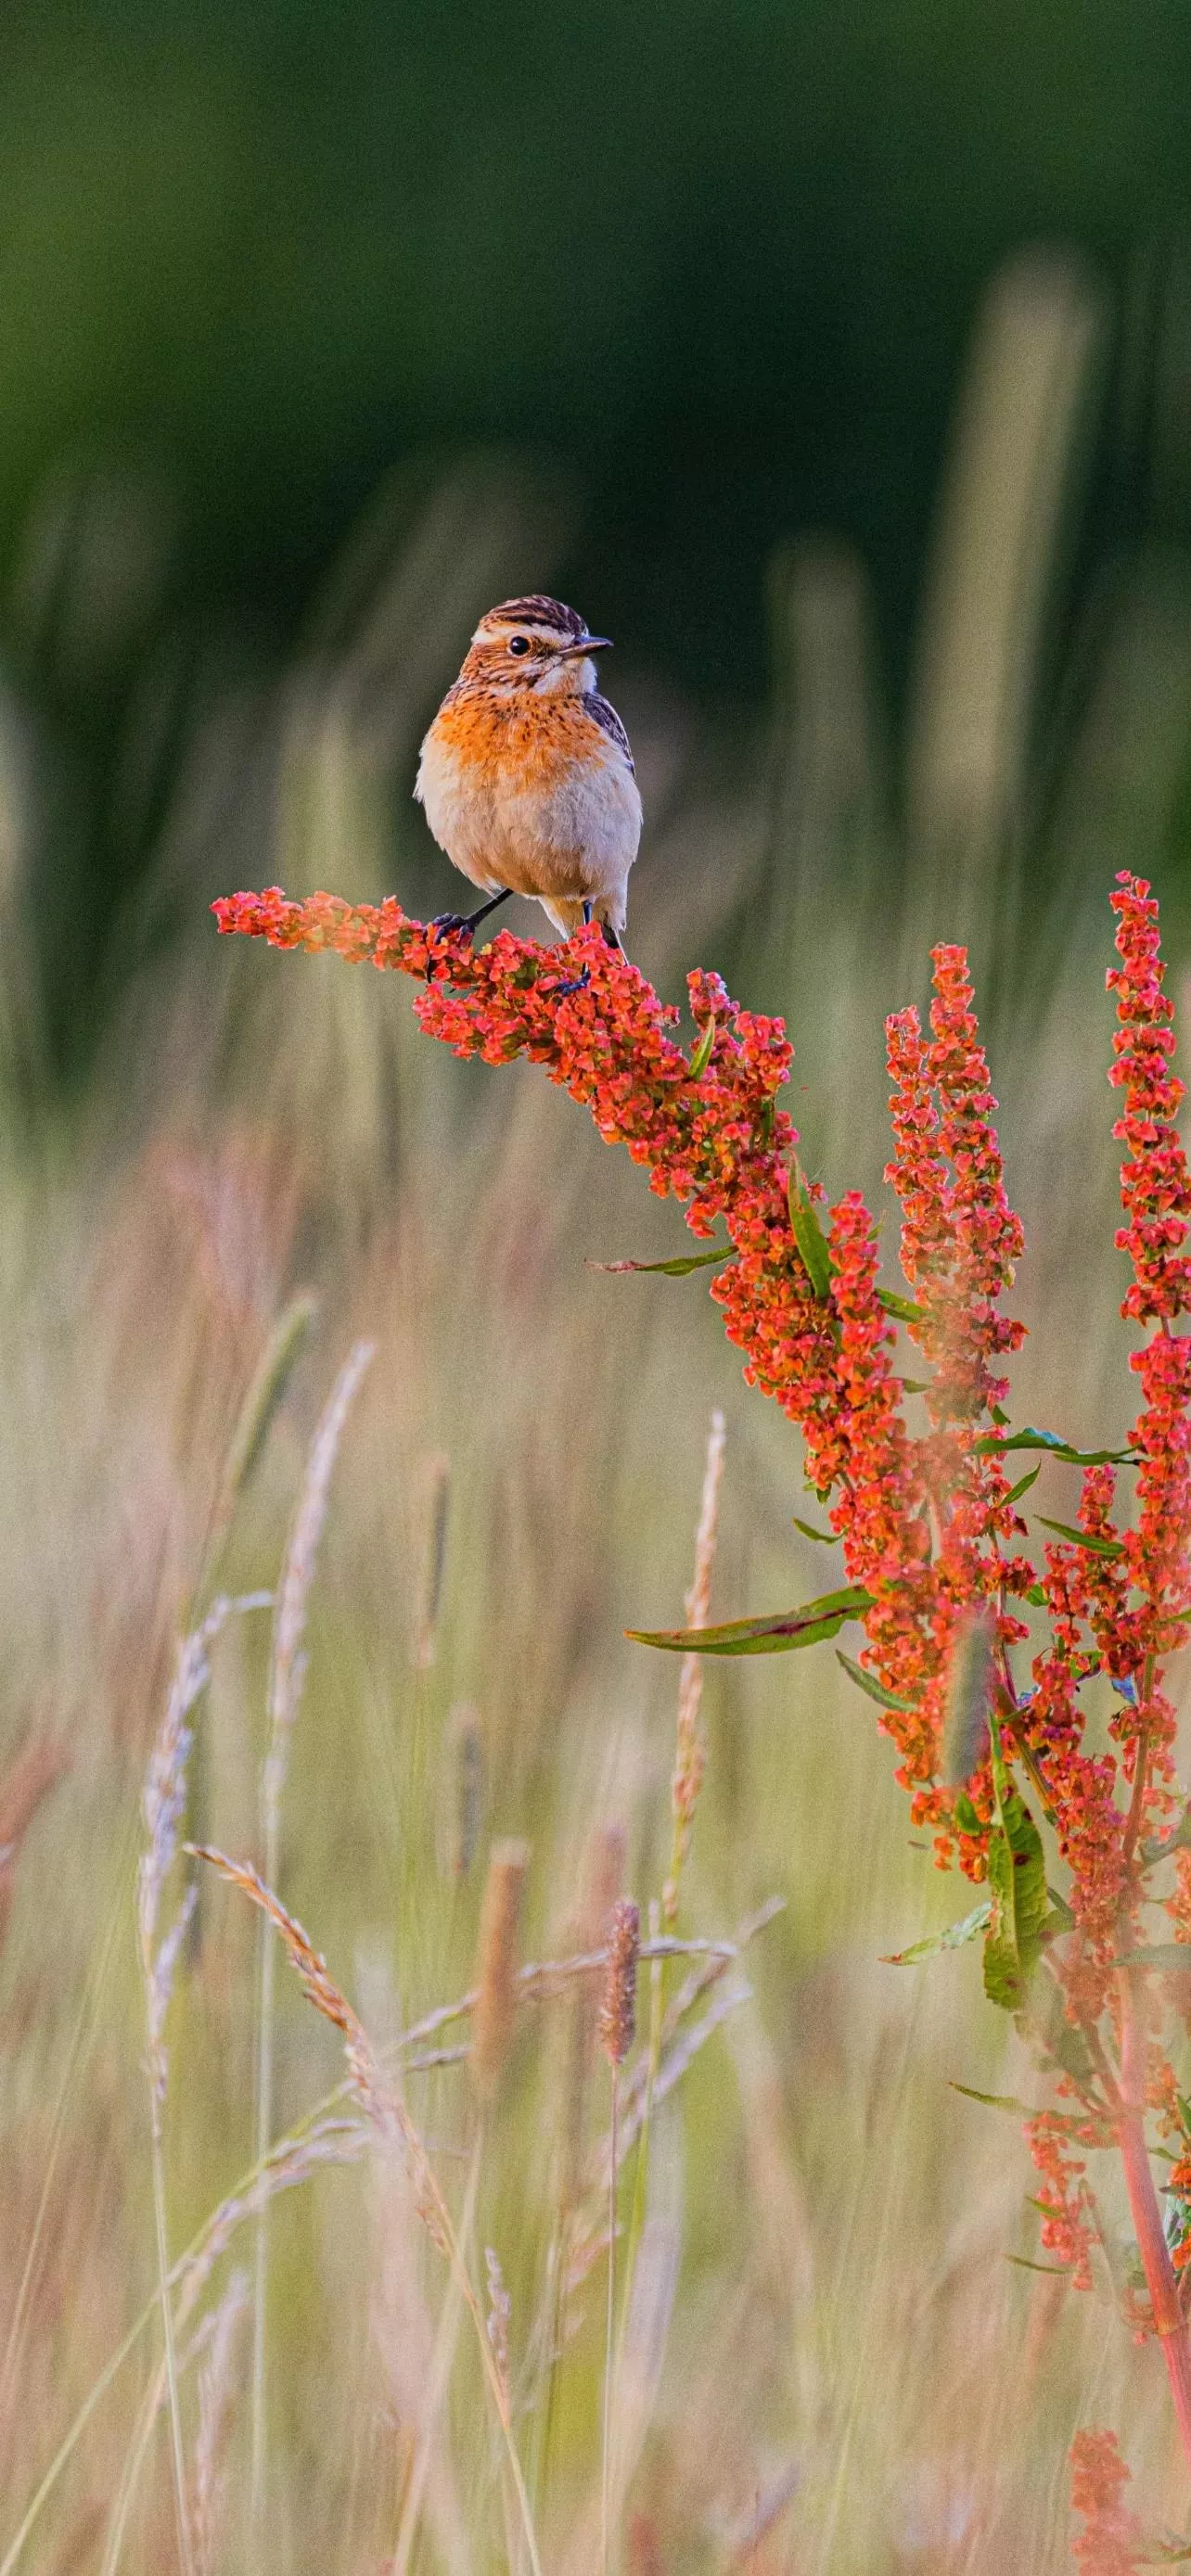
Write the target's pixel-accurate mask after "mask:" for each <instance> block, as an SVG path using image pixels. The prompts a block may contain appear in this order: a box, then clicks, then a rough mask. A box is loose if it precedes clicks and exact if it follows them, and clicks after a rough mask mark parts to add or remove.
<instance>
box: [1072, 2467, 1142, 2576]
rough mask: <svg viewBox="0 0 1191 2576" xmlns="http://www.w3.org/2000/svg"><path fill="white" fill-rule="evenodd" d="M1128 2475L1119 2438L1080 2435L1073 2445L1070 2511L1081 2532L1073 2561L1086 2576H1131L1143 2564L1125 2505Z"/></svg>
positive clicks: (1137, 2532) (1135, 2524)
mask: <svg viewBox="0 0 1191 2576" xmlns="http://www.w3.org/2000/svg"><path fill="white" fill-rule="evenodd" d="M1128 2484H1129V2471H1128V2468H1127V2466H1126V2464H1125V2462H1124V2460H1123V2459H1122V2458H1121V2454H1120V2451H1119V2449H1118V2446H1117V2437H1116V2434H1115V2433H1077V2434H1076V2436H1075V2440H1074V2441H1073V2443H1072V2445H1071V2509H1072V2512H1073V2513H1078V2514H1081V2515H1082V2517H1083V2530H1082V2531H1081V2532H1080V2534H1079V2536H1078V2538H1077V2539H1076V2541H1075V2542H1074V2543H1073V2546H1072V2551H1071V2555H1072V2557H1073V2558H1074V2560H1075V2563H1076V2566H1077V2567H1080V2568H1082V2570H1083V2576H1131V2571H1132V2570H1133V2569H1134V2568H1136V2567H1137V2566H1139V2565H1140V2564H1141V2557H1140V2552H1141V2547H1142V2536H1143V2535H1142V2528H1141V2524H1140V2522H1139V2521H1138V2519H1137V2515H1136V2514H1135V2513H1131V2512H1130V2511H1129V2508H1128V2506H1127V2505H1126V2504H1125V2501H1124V2495H1125V2489H1126V2487H1127V2486H1128Z"/></svg>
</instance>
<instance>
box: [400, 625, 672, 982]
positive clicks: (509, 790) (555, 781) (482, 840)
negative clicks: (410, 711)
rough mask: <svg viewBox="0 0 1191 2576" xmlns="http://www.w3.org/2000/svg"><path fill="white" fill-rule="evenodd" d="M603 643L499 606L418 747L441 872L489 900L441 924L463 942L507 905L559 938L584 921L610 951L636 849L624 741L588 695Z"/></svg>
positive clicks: (632, 778)
mask: <svg viewBox="0 0 1191 2576" xmlns="http://www.w3.org/2000/svg"><path fill="white" fill-rule="evenodd" d="M608 642H609V638H608V637H607V636H606V635H589V634H588V631H587V628H586V626H585V624H584V622H583V619H582V618H581V617H579V616H577V615H576V612H575V610H574V609H573V608H564V607H563V604H562V601H561V600H558V599H543V598H541V597H534V598H532V599H506V600H504V601H503V602H502V604H501V606H500V607H499V608H490V609H489V611H488V614H487V616H486V617H482V618H481V619H480V623H479V625H478V626H477V628H476V631H475V634H474V635H473V637H472V639H471V646H470V650H469V652H468V654H467V658H466V660H465V662H464V664H463V668H462V670H461V671H460V674H459V677H458V679H457V680H456V682H455V684H454V686H453V688H450V689H448V691H447V694H446V696H445V698H444V699H443V702H442V705H441V707H440V708H439V711H438V714H437V715H436V717H435V719H434V722H433V724H432V725H431V727H430V731H429V733H428V734H427V736H426V739H425V742H424V743H423V745H422V757H421V761H420V763H419V767H418V781H417V785H416V787H415V789H414V794H415V796H416V797H418V798H419V800H420V802H421V803H422V804H423V805H424V807H425V809H426V820H427V822H428V823H429V825H430V829H431V831H432V832H433V834H434V837H435V840H436V841H437V842H438V844H439V847H440V848H441V849H444V850H445V851H446V854H447V857H448V858H449V859H450V860H451V862H452V865H453V866H455V867H457V868H459V869H460V870H461V871H462V874H463V875H464V876H465V877H470V879H471V882H472V884H473V885H475V886H479V887H481V888H482V890H483V892H484V893H485V894H486V895H487V896H488V897H489V901H488V902H487V903H482V904H481V905H480V906H479V908H478V910H477V911H475V912H472V913H467V914H460V913H443V914H441V915H440V917H439V922H438V927H439V928H440V929H451V930H455V929H462V930H468V931H474V930H475V928H476V926H477V924H478V923H479V922H481V921H483V919H484V917H485V915H486V914H487V913H490V912H495V910H496V907H497V905H498V904H499V903H503V902H504V901H505V899H506V897H507V896H508V895H510V894H525V895H533V896H535V897H536V899H537V901H538V902H539V903H540V904H542V905H543V906H544V908H545V910H546V911H547V912H548V913H549V916H550V919H551V921H552V922H554V923H555V925H556V927H557V928H558V929H559V930H561V931H562V932H563V933H564V934H569V933H570V932H571V931H573V930H577V929H578V928H579V925H580V923H581V922H587V921H590V920H591V918H592V915H593V913H594V915H595V917H596V919H597V920H598V921H601V922H602V923H603V926H604V937H605V939H606V940H607V941H608V943H609V946H610V947H613V948H618V947H619V946H620V944H621V941H620V933H621V931H622V930H623V929H624V924H625V893H626V888H627V885H628V874H629V869H630V868H631V866H632V864H633V861H634V859H635V858H636V855H637V844H638V842H639V840H640V838H641V798H640V796H639V794H638V792H637V780H636V774H635V771H634V769H633V755H632V752H631V751H630V749H629V738H628V735H627V734H626V732H625V729H624V726H623V725H622V723H621V721H620V718H619V716H618V715H617V712H616V709H615V707H612V706H609V704H608V700H607V698H602V697H601V696H600V694H599V691H598V689H597V687H596V668H595V663H594V661H593V660H592V659H591V656H592V655H593V654H594V653H602V652H604V651H606V649H607V646H608Z"/></svg>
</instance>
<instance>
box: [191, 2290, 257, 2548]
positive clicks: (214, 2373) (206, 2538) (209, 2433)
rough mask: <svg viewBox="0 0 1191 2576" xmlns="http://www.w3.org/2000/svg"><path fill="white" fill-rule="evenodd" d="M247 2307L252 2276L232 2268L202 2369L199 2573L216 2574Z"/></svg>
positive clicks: (194, 2526)
mask: <svg viewBox="0 0 1191 2576" xmlns="http://www.w3.org/2000/svg"><path fill="white" fill-rule="evenodd" d="M247 2307H248V2275H247V2273H246V2272H233V2274H232V2276H231V2279H230V2281H229V2282H228V2285H227V2288H226V2290H225V2291H224V2294H223V2297H222V2298H221V2300H220V2302H219V2305H218V2307H217V2309H216V2311H215V2317H214V2323H213V2326H212V2331H211V2340H210V2347H209V2349H208V2351H207V2354H206V2357H205V2359H204V2361H203V2366H202V2370H201V2371H200V2373H199V2397H198V2408H199V2420H198V2433H197V2436H196V2438H195V2446H194V2490H193V2499H192V2504H191V2517H190V2520H191V2530H192V2532H193V2534H194V2566H195V2576H215V2566H216V2558H217V2555H218V2548H219V2534H220V2527H221V2524H222V2520H223V2505H224V2491H225V2487H226V2483H227V2441H228V2434H229V2432H230V2429H231V2416H232V2371H233V2367H234V2364H235V2358H236V2343H237V2339H238V2336H239V2332H240V2325H241V2322H242V2319H243V2317H244V2315H245V2313H246V2311H247Z"/></svg>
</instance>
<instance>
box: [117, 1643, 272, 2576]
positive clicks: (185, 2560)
mask: <svg viewBox="0 0 1191 2576" xmlns="http://www.w3.org/2000/svg"><path fill="white" fill-rule="evenodd" d="M269 1597H270V1596H267V1595H260V1594H256V1595H245V1596H244V1598H243V1599H242V1600H240V1601H231V1600H229V1599H227V1597H226V1596H221V1597H220V1599H219V1600H218V1601H214V1602H212V1604H211V1608H210V1609H209V1611H208V1612H207V1616H206V1618H205V1619H204V1620H203V1622H202V1624H201V1626H200V1627H198V1628H195V1629H194V1630H192V1632H191V1634H190V1636H189V1637H186V1638H184V1639H183V1642H182V1644H181V1646H180V1647H179V1650H178V1660H177V1664H176V1667H175V1671H174V1678H173V1682H172V1684H171V1686H170V1690H169V1694H168V1697H167V1699H166V1704H165V1709H164V1711H163V1713H162V1719H161V1724H160V1726H159V1728H158V1730H157V1735H156V1738H155V1740H154V1745H153V1750H152V1753H151V1754H150V1757H149V1768H148V1772H147V1774H146V1777H145V1787H144V1793H143V1796H142V1799H141V1813H142V1816H143V1819H144V1826H145V1837H146V1840H145V1849H144V1851H143V1853H142V1855H141V1860H140V1866H139V1868H138V1871H137V1930H138V1933H139V1936H140V1952H141V1973H142V1976H143V1978H144V1986H145V2014H146V2023H147V2038H148V2060H147V2062H148V2075H149V2107H150V2143H151V2149H152V2162H153V2214H154V2222H155V2229H156V2236H157V2275H158V2290H159V2296H160V2300H161V2321H162V2331H163V2334H164V2338H165V2366H166V2380H167V2385H168V2390H169V2401H170V2447H171V2453H172V2459H173V2470H174V2506H175V2512H176V2516H177V2524H178V2550H179V2555H180V2557H181V2561H182V2566H183V2570H184V2571H185V2576H190V2568H191V2554H190V2525H189V2516H188V2511H187V2498H186V2470H185V2464H184V2459H183V2452H182V2418H181V2413H180V2410H179V2405H178V2374H177V2355H176V2353H175V2349H174V2324H173V2310H172V2306H171V2302H170V2296H169V2291H168V2288H167V2286H166V2285H167V2280H168V2275H169V2245H168V2236H167V2230H166V2216H165V2169H164V2163H163V2158H162V2124H163V2117H164V2112H165V2096H166V2084H167V2079H168V2059H167V2055H166V2045H165V2021H166V2014H167V2012H168V2009H169V2000H170V1995H171V1993H172V1991H173V1983H174V1970H175V1968H176V1967H177V1964H178V1956H179V1952H180V1950H181V1947H182V1943H183V1941H184V1939H185V1937H186V1931H187V1926H188V1924H189V1922H190V1917H191V1913H192V1911H193V1907H194V1890H193V1888H192V1887H191V1888H188V1889H187V1892H186V1894H185V1896H184V1897H183V1900H182V1903H181V1905H180V1907H179V1909H178V1912H177V1914H176V1915H175V1917H174V1920H173V1923H172V1924H171V1926H170V1928H169V1930H168V1931H167V1932H166V1933H165V1935H164V1937H163V1938H162V1939H161V1940H160V1941H159V1940H158V1938H157V1924H158V1917H159V1914H160V1911H161V1900H162V1897H163V1895H164V1893H165V1886H166V1881H167V1879H168V1877H169V1875H170V1871H171V1869H172V1868H173V1864H174V1860H175V1857H176V1854H177V1850H178V1835H179V1832H180V1829H181V1823H182V1817H183V1813H184V1811H185V1806H186V1763H187V1757H188V1755H189V1752H190V1746H191V1740H192V1729H191V1727H190V1723H189V1720H190V1717H191V1713H192V1711H193V1709H194V1707H195V1704H196V1702H197V1700H198V1699H199V1697H200V1695H201V1693H202V1692H203V1691H204V1690H205V1688H206V1685H207V1682H208V1680H209V1678H210V1671H211V1661H210V1657H211V1647H212V1644H213V1643H214V1640H215V1638H216V1637H217V1636H218V1634H219V1631H220V1629H221V1628H222V1626H223V1624H224V1621H225V1620H226V1619H227V1617H228V1615H229V1613H230V1612H231V1611H232V1610H246V1609H249V1608H255V1607H257V1606H258V1605H259V1604H260V1603H261V1602H262V1601H263V1600H265V1599H267V1598H269Z"/></svg>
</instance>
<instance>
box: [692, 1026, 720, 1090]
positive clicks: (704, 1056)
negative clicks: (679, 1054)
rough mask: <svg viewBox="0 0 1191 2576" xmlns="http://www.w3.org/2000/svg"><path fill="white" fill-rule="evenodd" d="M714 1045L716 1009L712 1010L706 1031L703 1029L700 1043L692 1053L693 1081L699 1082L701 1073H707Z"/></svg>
mask: <svg viewBox="0 0 1191 2576" xmlns="http://www.w3.org/2000/svg"><path fill="white" fill-rule="evenodd" d="M714 1045H715V1013H714V1011H713V1012H712V1015H711V1018H710V1019H709V1021H708V1023H707V1026H706V1028H705V1029H704V1031H703V1035H702V1037H701V1038H700V1039H699V1042H698V1045H697V1046H696V1047H695V1048H694V1049H693V1050H692V1053H691V1079H692V1081H694V1082H698V1080H699V1078H700V1075H701V1074H704V1073H706V1071H707V1068H708V1065H709V1064H710V1062H711V1050H712V1048H713V1046H714Z"/></svg>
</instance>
